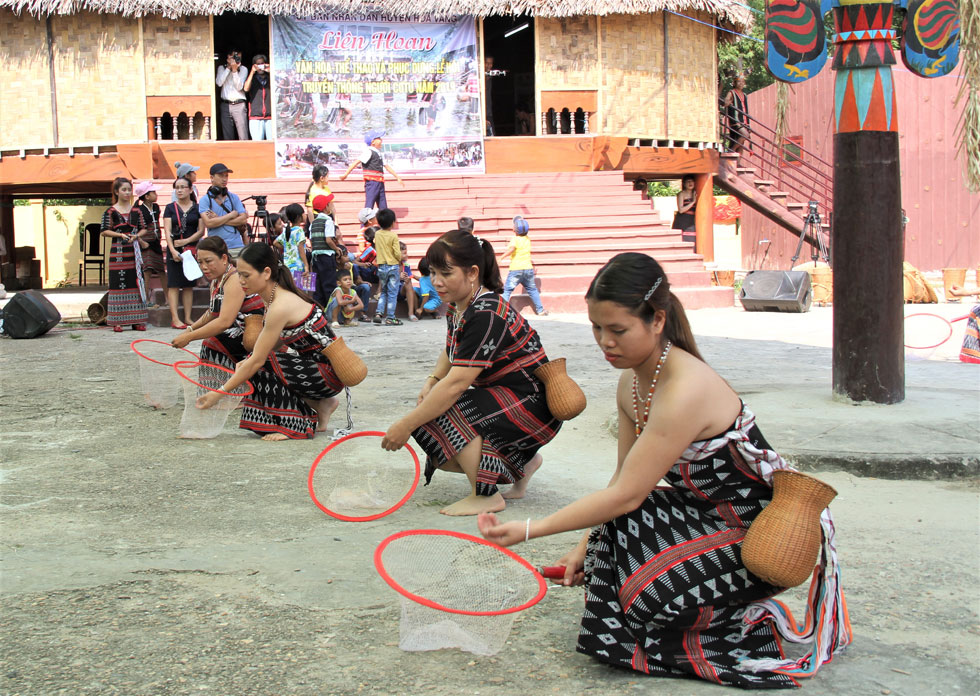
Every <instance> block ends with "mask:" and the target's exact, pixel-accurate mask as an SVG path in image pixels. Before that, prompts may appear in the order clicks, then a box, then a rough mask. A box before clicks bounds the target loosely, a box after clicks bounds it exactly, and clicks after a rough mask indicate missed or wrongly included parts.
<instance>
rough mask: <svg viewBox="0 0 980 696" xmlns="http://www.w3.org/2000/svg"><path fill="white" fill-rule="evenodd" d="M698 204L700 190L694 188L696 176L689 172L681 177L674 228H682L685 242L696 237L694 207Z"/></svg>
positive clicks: (682, 236) (691, 240)
mask: <svg viewBox="0 0 980 696" xmlns="http://www.w3.org/2000/svg"><path fill="white" fill-rule="evenodd" d="M697 204H698V192H697V191H695V190H694V177H693V176H691V175H690V174H688V175H687V176H685V177H684V178H683V179H681V190H680V193H678V194H677V213H676V214H675V215H674V222H673V224H672V225H671V227H673V229H675V230H680V231H681V232H683V233H684V234H682V235H681V238H682V239H683V240H684V241H685V242H693V241H695V239H696V235H695V231H696V228H695V223H694V208H695V207H696V206H697Z"/></svg>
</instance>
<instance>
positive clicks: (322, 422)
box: [308, 396, 340, 433]
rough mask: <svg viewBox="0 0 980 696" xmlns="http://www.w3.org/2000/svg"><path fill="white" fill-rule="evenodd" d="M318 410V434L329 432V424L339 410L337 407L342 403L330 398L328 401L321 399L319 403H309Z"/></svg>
mask: <svg viewBox="0 0 980 696" xmlns="http://www.w3.org/2000/svg"><path fill="white" fill-rule="evenodd" d="M308 403H309V404H310V406H312V407H313V408H314V409H315V410H316V431H317V432H318V433H325V432H327V423H329V422H330V416H332V415H333V412H334V411H336V410H337V406H339V405H340V402H339V401H337V399H336V398H335V397H332V396H331V397H328V398H326V399H320V400H319V401H310V402H308Z"/></svg>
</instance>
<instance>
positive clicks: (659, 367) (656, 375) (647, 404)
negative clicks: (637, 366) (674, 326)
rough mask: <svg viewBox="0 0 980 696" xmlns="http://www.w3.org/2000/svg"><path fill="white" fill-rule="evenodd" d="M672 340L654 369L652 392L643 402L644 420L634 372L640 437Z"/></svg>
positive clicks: (636, 411) (635, 408) (634, 394)
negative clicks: (641, 415) (641, 418)
mask: <svg viewBox="0 0 980 696" xmlns="http://www.w3.org/2000/svg"><path fill="white" fill-rule="evenodd" d="M670 346H671V343H670V341H667V345H666V346H664V352H663V353H661V354H660V360H658V361H657V368H656V369H655V370H654V371H653V379H651V380H650V392H649V393H648V394H647V399H646V402H645V403H644V404H643V420H642V421H641V420H640V399H639V394H638V393H637V391H638V388H637V387H638V383H639V381H638V380H637V377H636V374H635V373H634V374H633V423H634V425H635V426H636V435H637V437H639V435H640V433H641V432H643V428H645V427H646V424H647V418H649V416H650V404H651V403H652V402H653V392H655V391H656V390H657V378H659V377H660V371H661V370H662V369H664V363H665V362H667V354H668V353H669V352H670Z"/></svg>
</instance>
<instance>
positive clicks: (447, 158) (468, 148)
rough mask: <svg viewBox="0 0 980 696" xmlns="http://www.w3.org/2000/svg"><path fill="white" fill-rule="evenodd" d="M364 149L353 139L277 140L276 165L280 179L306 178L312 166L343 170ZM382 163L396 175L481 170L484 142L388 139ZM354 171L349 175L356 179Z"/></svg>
mask: <svg viewBox="0 0 980 696" xmlns="http://www.w3.org/2000/svg"><path fill="white" fill-rule="evenodd" d="M364 148H365V146H364V144H363V143H358V142H355V141H353V140H346V139H345V140H338V139H335V138H323V139H319V140H307V139H284V138H280V139H277V140H276V163H277V167H278V173H279V176H302V177H304V178H308V177H309V176H310V174H311V173H312V171H313V167H315V166H316V165H318V164H325V165H326V166H327V168H328V169H330V170H333V169H334V168H338V169H346V168H347V167H348V166H350V163H351V162H353V161H354V160H356V159H357V158H358V157H360V155H361V153H362V151H363V150H364ZM381 152H382V154H383V155H384V160H385V164H387V165H389V166H390V167H391V168H392V169H394V170H395V171H396V172H398V173H400V174H401V173H405V172H412V173H415V174H460V173H464V172H466V171H469V172H474V171H478V172H482V171H483V141H482V140H481V139H479V138H476V139H473V138H419V139H414V140H394V141H392V140H388V139H387V136H386V139H385V140H384V144H383V145H382V148H381ZM358 171H359V170H356V169H355V170H354V172H353V173H352V175H351V176H356V174H357V172H358Z"/></svg>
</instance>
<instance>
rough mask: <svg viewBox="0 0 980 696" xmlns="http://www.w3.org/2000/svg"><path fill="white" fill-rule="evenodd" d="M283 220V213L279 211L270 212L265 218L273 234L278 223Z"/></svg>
mask: <svg viewBox="0 0 980 696" xmlns="http://www.w3.org/2000/svg"><path fill="white" fill-rule="evenodd" d="M280 220H282V215H280V214H279V213H269V214H268V215H267V216H266V218H265V224H266V227H267V228H268V230H269V233H270V234H271V233H272V231H273V230H274V229H276V223H277V222H279V221H280Z"/></svg>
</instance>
